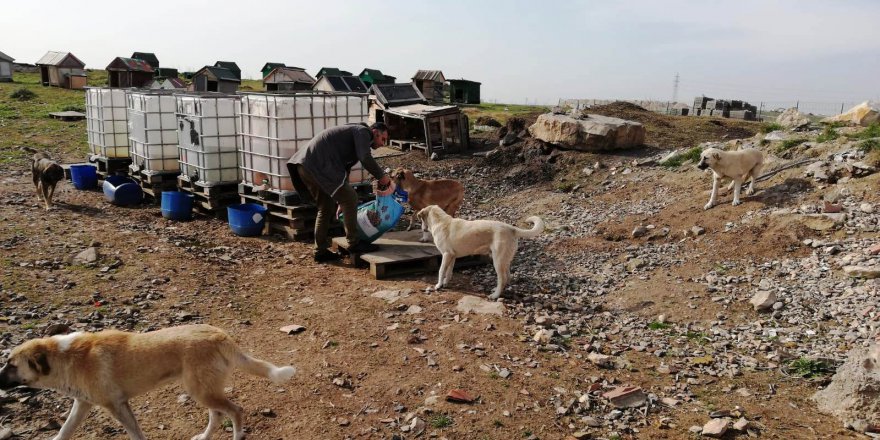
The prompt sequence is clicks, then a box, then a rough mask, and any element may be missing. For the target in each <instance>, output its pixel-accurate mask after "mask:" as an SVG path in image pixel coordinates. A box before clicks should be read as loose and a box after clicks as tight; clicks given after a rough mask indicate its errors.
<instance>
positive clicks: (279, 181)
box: [239, 93, 367, 191]
mask: <svg viewBox="0 0 880 440" xmlns="http://www.w3.org/2000/svg"><path fill="white" fill-rule="evenodd" d="M239 114H240V117H241V132H240V134H241V146H240V150H239V153H240V154H239V170H240V178H241V180H242V182H244V183H246V184H250V185H263V184H265V185H267V186H268V187H269V188H270V189H273V190H278V191H292V190H293V185H292V184H291V181H290V176H289V174H288V171H287V161H288V160H289V159H290V157H291V156H293V154H294V153H296V152H297V151H298V150H299V149H300V148H304V147H305V146H306V145H307V144H308V143H309V141H311V140H312V138H313V137H315V135H317V134H318V133H320V132H321V131H322V130H324V129H326V128H330V127H335V126H337V125H343V124H352V123H363V122H366V121H367V95H366V94H360V93H295V94H274V93H242V94H241V105H240V110H239ZM364 180H366V175H365V173H364V171H363V167H361V166H360V164H357V165H356V166H355V168H353V169H352V172H351V174H350V176H349V181H350V182H351V183H353V184H355V183H361V182H363V181H364Z"/></svg>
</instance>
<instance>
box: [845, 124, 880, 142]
mask: <svg viewBox="0 0 880 440" xmlns="http://www.w3.org/2000/svg"><path fill="white" fill-rule="evenodd" d="M847 137H849V138H850V139H872V138H878V137H880V123H877V122H875V123H873V124H871V125H869V126H868V127H867V128H865V129H864V130H862V131H860V132H858V133H854V134H849V135H847Z"/></svg>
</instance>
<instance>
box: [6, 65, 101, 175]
mask: <svg viewBox="0 0 880 440" xmlns="http://www.w3.org/2000/svg"><path fill="white" fill-rule="evenodd" d="M95 73H96V72H89V73H88V75H89V80H91V79H92V77H93V74H95ZM100 75H103V77H104V78H106V72H103V71H102V72H100V73H99V75H98V76H100ZM13 80H14V81H15V82H13V83H0V165H11V164H17V165H23V164H24V163H25V160H26V158H27V156H29V154H28V153H27V152H25V151H23V150H21V149H20V148H18V147H19V146H29V147H33V148H36V149H38V150H45V151H48V152H49V154H50V155H53V156H55V157H56V158H59V159H61V160H62V161H70V160H72V159H77V160H82V159H83V158H84V157H85V155H86V153H87V152H88V144H87V137H86V122H85V121H76V122H65V121H60V120H57V119H52V118H50V117H49V113H51V112H57V111H63V109H65V108H72V107H77V108H83V107H85V93H84V92H83V91H82V90H67V89H61V88H58V87H44V86H42V85H41V84H40V74H39V73H18V72H16V73H15V74H14V76H13ZM18 89H25V90H28V91H30V92H32V93H34V95H35V97H34V98H33V99H31V100H29V101H18V100H16V99H14V98H10V95H11V94H12V92H13V91H16V90H18Z"/></svg>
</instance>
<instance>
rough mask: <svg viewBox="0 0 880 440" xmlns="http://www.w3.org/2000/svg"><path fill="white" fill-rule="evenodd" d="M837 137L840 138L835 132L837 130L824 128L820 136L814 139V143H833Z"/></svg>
mask: <svg viewBox="0 0 880 440" xmlns="http://www.w3.org/2000/svg"><path fill="white" fill-rule="evenodd" d="M838 137H840V134H839V133H838V132H837V130H835V129H834V127H830V126H829V127H825V130H823V131H822V134H820V135H819V136H818V137H817V138H816V142H828V141H833V140H835V139H837V138H838Z"/></svg>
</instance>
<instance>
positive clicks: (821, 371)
mask: <svg viewBox="0 0 880 440" xmlns="http://www.w3.org/2000/svg"><path fill="white" fill-rule="evenodd" d="M788 371H789V372H790V373H792V374H794V375H796V376H800V377H803V378H804V379H812V378H814V377H821V376H825V375H827V374H830V373H833V372H834V369H833V368H832V367H831V366H830V365H828V364H826V363H825V362H824V361H821V360H815V359H807V358H800V359H795V360H793V361H791V362H789V364H788Z"/></svg>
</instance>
